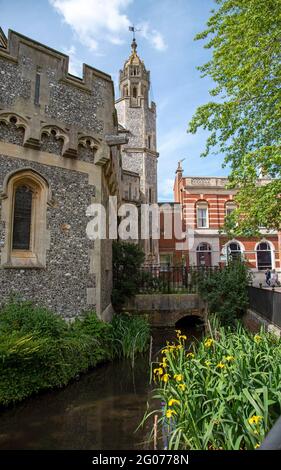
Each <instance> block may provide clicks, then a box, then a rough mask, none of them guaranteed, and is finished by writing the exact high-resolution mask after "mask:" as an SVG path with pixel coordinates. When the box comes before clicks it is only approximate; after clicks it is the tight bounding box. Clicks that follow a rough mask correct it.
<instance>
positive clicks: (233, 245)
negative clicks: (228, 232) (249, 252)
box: [227, 241, 242, 261]
mask: <svg viewBox="0 0 281 470" xmlns="http://www.w3.org/2000/svg"><path fill="white" fill-rule="evenodd" d="M241 258H242V251H241V246H240V244H239V243H238V242H236V241H233V242H230V243H229V244H228V245H227V260H228V261H235V260H240V259H241Z"/></svg>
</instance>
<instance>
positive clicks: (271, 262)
mask: <svg viewBox="0 0 281 470" xmlns="http://www.w3.org/2000/svg"><path fill="white" fill-rule="evenodd" d="M226 184H227V178H221V177H188V176H184V175H183V170H182V167H181V164H180V163H179V165H178V168H177V171H176V178H175V183H174V204H181V205H182V224H183V229H186V228H188V229H189V235H188V237H189V247H188V248H187V249H184V250H177V249H176V243H177V242H178V241H179V240H176V238H175V237H173V238H172V239H171V240H167V239H165V237H164V230H163V217H161V229H160V261H161V262H162V263H166V262H169V263H171V264H184V265H187V266H200V265H204V266H218V265H223V264H225V263H227V260H228V259H229V257H230V256H231V257H232V258H233V257H242V258H243V259H245V260H246V261H247V263H248V265H249V266H250V268H251V270H252V271H253V273H254V274H255V279H256V282H259V281H263V280H264V271H265V270H266V269H267V268H269V269H276V270H277V271H279V272H280V271H281V269H280V268H281V264H280V234H279V241H278V233H277V232H274V231H268V230H266V229H261V238H244V237H238V238H235V239H233V240H229V239H228V238H227V237H226V236H225V235H224V234H223V233H221V232H220V229H221V228H222V227H223V224H224V219H225V216H226V215H227V214H228V213H229V212H231V211H232V210H233V209H234V208H235V202H234V196H235V190H229V189H227V188H226ZM257 184H266V180H262V179H261V180H259V181H258V183H257Z"/></svg>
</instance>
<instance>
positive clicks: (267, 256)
mask: <svg viewBox="0 0 281 470" xmlns="http://www.w3.org/2000/svg"><path fill="white" fill-rule="evenodd" d="M256 253H257V268H258V270H260V271H262V270H266V269H272V249H271V246H270V244H269V243H268V242H267V241H264V242H260V243H259V244H258V245H257V247H256Z"/></svg>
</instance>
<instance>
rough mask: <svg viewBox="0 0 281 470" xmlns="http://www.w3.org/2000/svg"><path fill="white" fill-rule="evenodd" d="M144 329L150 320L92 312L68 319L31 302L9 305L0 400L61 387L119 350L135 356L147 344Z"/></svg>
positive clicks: (2, 318)
mask: <svg viewBox="0 0 281 470" xmlns="http://www.w3.org/2000/svg"><path fill="white" fill-rule="evenodd" d="M145 331H146V332H147V331H148V326H147V323H145V322H144V320H141V319H138V318H136V319H135V318H129V317H128V318H127V316H121V317H120V318H118V319H114V321H113V324H108V323H104V322H102V321H100V320H99V319H98V318H97V317H96V315H95V313H91V312H90V313H86V314H85V315H84V317H83V318H80V319H76V320H75V321H74V322H73V323H72V324H70V325H69V324H67V323H66V322H65V321H64V320H63V319H62V318H60V317H59V316H57V315H55V314H53V313H52V312H49V311H48V310H46V309H42V308H39V307H34V306H33V305H32V304H31V303H30V302H13V303H11V304H10V305H7V306H6V307H4V308H3V310H2V311H1V312H0V405H8V404H10V403H14V402H16V401H19V400H22V399H24V398H26V397H28V396H30V395H32V394H33V393H37V392H39V391H41V390H46V389H52V388H55V387H62V386H64V385H66V384H67V383H68V382H69V381H70V380H71V379H73V378H75V377H77V375H79V374H80V373H81V372H85V371H87V370H88V369H89V368H90V367H93V366H95V365H96V364H98V363H100V362H103V361H106V360H111V359H113V358H114V357H115V356H118V357H120V356H122V355H123V354H124V355H125V356H126V357H134V354H136V353H137V352H142V351H143V350H144V349H145V347H146V345H147V339H148V335H149V334H148V333H147V335H146V336H145ZM142 341H146V343H142Z"/></svg>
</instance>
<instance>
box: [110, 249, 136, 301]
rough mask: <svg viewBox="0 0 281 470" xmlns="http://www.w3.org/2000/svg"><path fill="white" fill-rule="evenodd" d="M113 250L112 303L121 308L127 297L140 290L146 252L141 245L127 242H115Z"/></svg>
mask: <svg viewBox="0 0 281 470" xmlns="http://www.w3.org/2000/svg"><path fill="white" fill-rule="evenodd" d="M112 250H113V253H112V256H113V290H112V304H113V305H114V307H115V308H116V309H117V310H119V309H121V307H122V306H123V305H124V303H125V301H126V300H127V299H129V298H131V297H133V296H134V295H136V294H137V292H138V289H139V283H140V274H141V273H140V268H141V265H142V263H143V262H144V253H143V251H142V250H141V248H140V247H139V245H136V244H134V243H126V242H113V244H112Z"/></svg>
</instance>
